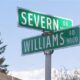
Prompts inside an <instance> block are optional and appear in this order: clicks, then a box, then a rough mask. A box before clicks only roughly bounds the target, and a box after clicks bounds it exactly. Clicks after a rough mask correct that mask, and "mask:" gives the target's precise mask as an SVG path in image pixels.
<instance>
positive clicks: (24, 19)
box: [18, 8, 73, 31]
mask: <svg viewBox="0 0 80 80" xmlns="http://www.w3.org/2000/svg"><path fill="white" fill-rule="evenodd" d="M18 25H19V26H21V27H26V28H33V29H39V30H46V31H50V30H52V31H58V30H61V29H66V28H70V27H72V26H73V23H72V20H70V19H66V18H60V17H55V16H50V15H45V14H41V13H37V12H33V11H30V10H25V9H21V8H19V9H18Z"/></svg>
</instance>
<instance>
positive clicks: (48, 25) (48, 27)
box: [47, 17, 52, 30]
mask: <svg viewBox="0 0 80 80" xmlns="http://www.w3.org/2000/svg"><path fill="white" fill-rule="evenodd" d="M51 24H52V21H51V18H48V17H47V29H50V30H52V25H51Z"/></svg>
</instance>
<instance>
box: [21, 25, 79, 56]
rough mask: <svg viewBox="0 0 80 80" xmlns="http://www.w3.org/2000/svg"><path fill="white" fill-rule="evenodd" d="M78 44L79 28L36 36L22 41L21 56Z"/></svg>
mask: <svg viewBox="0 0 80 80" xmlns="http://www.w3.org/2000/svg"><path fill="white" fill-rule="evenodd" d="M79 43H80V27H79V26H77V27H73V28H70V29H65V30H61V31H57V32H54V34H52V35H46V36H36V37H32V38H28V39H23V40H22V54H23V55H24V54H30V53H34V52H39V51H44V50H49V49H58V48H64V47H68V46H73V45H78V44H79Z"/></svg>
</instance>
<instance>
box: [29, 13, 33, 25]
mask: <svg viewBox="0 0 80 80" xmlns="http://www.w3.org/2000/svg"><path fill="white" fill-rule="evenodd" d="M32 16H33V15H32V14H31V13H28V25H29V26H33V23H31V22H32V21H33V19H32Z"/></svg>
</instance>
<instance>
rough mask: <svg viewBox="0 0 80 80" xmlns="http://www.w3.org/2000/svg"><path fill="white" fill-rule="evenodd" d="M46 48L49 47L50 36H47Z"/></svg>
mask: <svg viewBox="0 0 80 80" xmlns="http://www.w3.org/2000/svg"><path fill="white" fill-rule="evenodd" d="M46 40H47V42H46V48H48V47H51V41H50V36H47V39H46Z"/></svg>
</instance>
